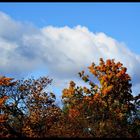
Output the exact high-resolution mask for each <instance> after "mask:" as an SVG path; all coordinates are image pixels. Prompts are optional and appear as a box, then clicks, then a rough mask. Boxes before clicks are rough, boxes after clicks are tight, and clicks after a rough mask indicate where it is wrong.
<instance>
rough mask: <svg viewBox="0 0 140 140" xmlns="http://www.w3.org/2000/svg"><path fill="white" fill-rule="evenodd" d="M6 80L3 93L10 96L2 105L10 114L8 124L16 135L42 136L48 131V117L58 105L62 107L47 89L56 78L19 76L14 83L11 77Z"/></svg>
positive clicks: (4, 95)
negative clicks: (20, 77) (25, 78)
mask: <svg viewBox="0 0 140 140" xmlns="http://www.w3.org/2000/svg"><path fill="white" fill-rule="evenodd" d="M6 80H7V82H6V83H5V84H3V83H2V84H1V87H0V96H1V97H3V98H4V99H5V97H8V101H7V102H6V103H5V105H4V107H3V108H2V112H3V113H4V114H7V121H6V123H5V127H6V128H7V129H8V130H10V133H12V136H14V135H15V136H16V137H25V136H26V137H42V135H43V133H45V132H46V128H47V124H48V123H47V122H46V121H47V119H48V118H50V117H51V115H50V114H53V110H54V109H58V107H57V106H56V105H55V95H54V94H53V93H50V92H47V91H46V90H47V87H48V85H50V84H51V82H52V80H50V79H48V77H41V78H39V79H36V80H35V79H33V78H31V79H27V80H17V81H16V82H14V84H11V83H10V80H11V79H6ZM8 82H9V83H8ZM1 100H2V99H1ZM13 132H14V134H13Z"/></svg>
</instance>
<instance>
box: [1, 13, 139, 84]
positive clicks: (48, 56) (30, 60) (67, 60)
mask: <svg viewBox="0 0 140 140" xmlns="http://www.w3.org/2000/svg"><path fill="white" fill-rule="evenodd" d="M100 57H102V58H104V59H115V61H116V62H117V61H121V62H122V63H123V64H124V66H126V67H127V68H128V73H129V74H130V75H131V77H132V81H133V83H134V85H138V84H139V83H140V75H139V69H140V55H137V54H134V53H132V52H131V51H130V50H129V49H128V48H127V46H126V45H125V44H124V43H122V42H118V41H117V40H115V39H114V38H112V37H110V36H108V35H106V34H105V33H102V32H99V33H93V32H92V31H89V29H88V28H87V27H84V26H80V25H78V26H75V27H73V28H70V27H68V26H65V27H53V26H46V27H43V28H38V27H35V26H33V25H31V24H28V23H23V22H19V21H16V20H14V19H12V18H11V17H10V16H8V15H7V14H5V13H3V12H0V60H1V61H0V73H1V74H3V75H6V74H8V73H10V74H13V76H15V75H18V76H19V75H22V76H23V75H26V74H27V73H31V72H33V71H35V70H41V69H46V73H48V75H50V77H53V78H54V81H55V82H56V83H55V84H56V85H57V86H60V87H64V85H65V86H66V84H68V82H69V80H71V79H74V80H77V81H79V79H78V75H77V73H78V72H79V71H81V70H83V69H86V68H87V66H89V65H90V64H91V63H92V62H95V63H96V64H98V62H99V58H100ZM75 77H77V79H75ZM60 83H64V84H63V85H62V84H60Z"/></svg>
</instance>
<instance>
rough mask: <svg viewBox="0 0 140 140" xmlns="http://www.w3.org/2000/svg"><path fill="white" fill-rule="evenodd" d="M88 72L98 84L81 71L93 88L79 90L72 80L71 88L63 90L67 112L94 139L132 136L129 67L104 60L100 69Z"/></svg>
mask: <svg viewBox="0 0 140 140" xmlns="http://www.w3.org/2000/svg"><path fill="white" fill-rule="evenodd" d="M88 69H89V71H90V73H91V74H92V75H93V76H94V78H97V80H98V83H94V82H93V80H92V79H93V77H91V75H90V76H89V75H86V74H85V72H84V71H82V72H79V76H80V77H81V78H82V80H84V81H85V82H86V83H87V84H89V85H90V88H87V87H81V86H80V87H79V86H77V87H76V84H75V83H74V82H73V81H71V82H70V85H69V88H66V89H64V90H63V96H62V98H63V103H64V110H65V112H66V113H67V114H68V116H69V118H71V119H73V120H75V119H77V121H78V122H81V125H83V127H84V128H85V129H87V128H90V132H89V133H90V134H91V135H92V136H93V137H94V136H95V137H131V135H130V134H129V129H128V119H129V118H130V116H131V114H132V112H133V111H134V110H135V105H134V104H133V103H132V101H133V98H134V97H133V95H132V94H131V93H132V91H131V86H132V84H131V78H130V76H129V75H128V74H127V73H126V71H127V68H126V67H123V65H122V63H120V62H117V63H115V60H114V59H112V60H110V59H108V60H106V62H104V61H103V59H102V58H101V59H100V63H99V65H98V66H96V65H95V64H94V63H92V65H91V66H89V67H88Z"/></svg>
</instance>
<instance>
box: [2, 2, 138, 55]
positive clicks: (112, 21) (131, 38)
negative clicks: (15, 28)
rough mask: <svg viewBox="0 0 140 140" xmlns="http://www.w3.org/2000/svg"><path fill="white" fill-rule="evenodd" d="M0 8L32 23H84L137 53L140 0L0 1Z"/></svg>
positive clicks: (70, 24)
mask: <svg viewBox="0 0 140 140" xmlns="http://www.w3.org/2000/svg"><path fill="white" fill-rule="evenodd" d="M0 10H1V11H3V12H6V13H7V14H9V15H10V16H12V17H13V18H14V19H17V20H20V21H27V22H31V23H33V24H34V25H35V26H38V27H43V26H46V25H54V26H58V27H61V26H65V25H67V26H70V27H73V26H76V25H79V24H80V25H83V26H87V27H88V28H89V29H90V30H91V31H94V32H104V33H106V34H107V35H109V36H112V37H114V38H116V39H117V40H119V41H124V42H125V43H126V44H127V46H128V47H129V48H130V49H131V51H133V52H135V53H140V48H139V46H140V42H139V36H140V32H139V25H140V18H139V16H140V3H132V2H130V3H129V2H128V3H127V2H126V3H119V2H118V3H108V2H106V3H103V2H102V3H101V2H100V3H98V2H95V3H94V2H92V3H47V2H45V3H43V2H42V3H39V2H38V3H35V2H33V3H32V2H31V3H21V2H20V3H0Z"/></svg>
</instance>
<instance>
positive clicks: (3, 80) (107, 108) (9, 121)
mask: <svg viewBox="0 0 140 140" xmlns="http://www.w3.org/2000/svg"><path fill="white" fill-rule="evenodd" d="M88 69H89V72H90V74H89V75H87V74H85V72H84V71H81V72H79V76H80V78H81V79H82V80H83V81H84V82H85V86H83V87H82V86H76V83H75V82H74V81H70V84H69V87H68V88H65V89H64V90H63V91H62V103H63V108H62V109H61V108H60V107H59V106H57V105H56V104H55V100H56V97H55V94H53V93H51V92H49V91H48V89H47V88H48V86H49V85H50V84H51V82H52V80H50V79H49V78H48V77H40V78H39V79H34V78H29V79H26V80H14V79H13V78H8V77H0V130H1V132H0V137H18V138H19V137H37V138H42V137H86V138H89V137H92V138H94V137H106V138H118V137H119V138H120V137H127V138H139V137H140V95H138V96H135V97H134V96H133V95H132V91H131V87H132V83H131V77H130V76H129V75H128V74H127V68H126V67H124V66H123V64H122V63H120V62H117V63H115V60H114V59H112V60H110V59H108V60H106V62H104V60H103V59H102V58H101V59H100V63H99V65H95V64H94V63H92V64H91V66H89V67H88ZM94 81H95V82H94Z"/></svg>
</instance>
